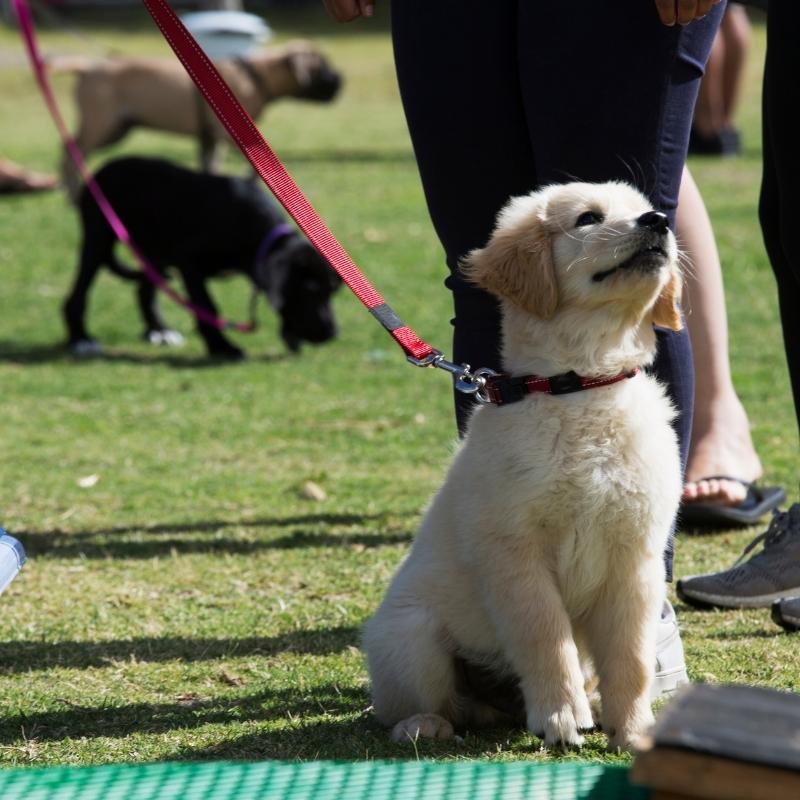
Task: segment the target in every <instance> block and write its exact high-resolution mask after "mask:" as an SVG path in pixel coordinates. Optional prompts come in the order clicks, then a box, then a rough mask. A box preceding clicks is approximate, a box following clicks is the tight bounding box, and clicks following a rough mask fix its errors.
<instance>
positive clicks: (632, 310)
mask: <svg viewBox="0 0 800 800" xmlns="http://www.w3.org/2000/svg"><path fill="white" fill-rule="evenodd" d="M587 210H590V211H595V212H597V213H601V214H603V217H604V220H603V222H602V224H595V225H589V226H586V225H584V226H579V227H576V225H575V223H576V220H577V219H578V217H579V216H580V215H581V214H583V213H584V212H586V211H587ZM650 210H651V207H650V205H649V204H648V202H647V200H646V199H645V198H644V197H643V196H642V195H640V194H639V193H638V192H637V191H635V190H634V189H632V188H631V187H629V186H627V185H625V184H618V183H610V184H567V185H563V186H551V187H547V188H545V189H543V190H541V191H539V192H536V193H533V194H531V195H529V196H526V197H519V198H515V199H512V200H511V202H510V203H509V204H508V205H507V206H506V208H505V209H504V210H503V211H502V212H501V214H500V216H499V218H498V224H497V228H496V230H495V232H494V234H493V236H492V239H491V240H490V242H489V244H488V245H487V246H486V248H484V249H482V250H478V251H474V252H473V253H471V254H470V256H469V257H468V258H467V259H466V262H465V265H464V270H465V272H466V274H467V275H468V276H469V277H471V278H472V280H473V281H475V282H476V283H478V284H479V285H481V286H484V287H485V288H487V289H489V290H490V291H493V292H495V293H496V294H497V295H498V297H499V299H500V302H501V304H502V308H503V341H504V348H503V356H504V362H505V364H504V366H505V369H506V370H507V371H508V372H509V373H511V374H513V375H526V374H538V375H544V376H549V375H554V374H558V373H563V372H566V371H569V370H574V371H576V372H578V373H579V374H581V375H587V376H609V375H614V374H617V373H619V372H620V371H622V370H629V369H632V368H633V367H642V366H645V365H647V364H649V363H650V362H651V361H652V359H653V356H654V351H655V335H654V331H653V323H654V315H655V321H656V322H658V323H660V324H668V325H670V326H672V327H679V326H680V317H679V313H678V311H677V309H676V308H675V307H674V302H675V299H676V298H677V297H678V295H679V273H678V265H677V250H676V246H675V240H674V237H673V236H672V234H671V233H669V232H668V233H667V235H665V236H662V237H661V239H660V241H661V242H662V246H663V247H664V249H665V251H666V255H665V257H663V258H656V257H655V256H654V257H653V258H654V259H655V261H656V262H658V263H657V264H656V266H653V267H652V268H651V269H636V268H634V267H630V268H624V269H619V270H617V271H616V272H613V273H611V274H609V275H608V276H607V277H605V278H603V279H602V280H592V276H595V275H597V274H598V273H602V272H603V271H605V270H610V269H612V268H614V267H615V266H616V265H619V264H622V263H623V262H625V261H626V259H628V258H629V257H630V256H631V255H632V254H634V253H636V252H637V251H639V250H640V249H642V248H643V247H646V246H647V244H648V242H651V240H653V236H652V235H651V234H650V233H648V232H647V231H644V230H643V228H642V227H641V225H640V224H637V220H638V219H639V218H640V216H641V215H642V214H644V213H645V212H647V211H650ZM643 258H644V259H645V261H646V260H647V257H646V256H643ZM673 413H674V412H673V409H672V408H671V406H670V404H669V402H668V401H667V398H666V396H665V393H664V390H663V388H662V387H661V386H660V385H659V384H658V383H657V382H656V380H655V379H654V378H653V377H650V376H649V375H646V374H644V373H640V374H639V375H637V376H636V377H634V378H632V379H629V380H623V381H621V382H619V383H615V384H613V385H610V386H606V387H603V388H596V389H592V390H590V391H583V392H578V393H575V394H570V395H563V396H551V395H545V394H536V395H530V396H528V397H526V399H524V400H522V401H521V402H518V403H514V404H509V405H507V406H503V407H494V406H485V407H480V408H478V409H477V410H476V411H475V413H474V415H473V417H472V420H471V423H470V427H469V432H468V435H467V437H466V439H465V441H464V443H463V445H462V446H461V447H460V449H459V451H458V453H457V455H456V457H455V460H454V462H453V464H452V466H451V467H450V470H449V473H448V475H447V478H446V480H445V482H444V485H443V486H442V488H441V489H440V491H439V492H438V494H437V495H436V496H435V498H434V500H433V502H432V503H431V505H430V507H429V509H428V511H427V513H426V514H425V517H424V519H423V521H422V524H421V526H420V529H419V531H418V533H417V536H416V539H415V541H414V545H413V548H412V550H411V553H410V554H409V556H408V557H407V558H406V560H405V562H404V563H403V564H402V566H401V567H400V569H399V570H398V572H397V574H396V575H395V576H394V579H393V580H392V582H391V585H390V587H389V590H388V592H387V594H386V597H385V599H384V600H383V602H382V604H381V606H380V608H379V609H378V611H377V613H376V614H375V616H374V617H373V618H372V619H371V620H370V621H369V622H368V624H367V626H366V628H365V631H364V640H363V642H364V648H365V650H366V654H367V658H368V663H369V671H370V677H371V682H372V694H373V704H374V708H375V713H376V715H377V717H378V719H379V720H380V721H381V722H382V723H384V724H386V725H388V726H392V729H393V730H392V736H393V738H394V739H396V740H398V741H402V740H404V739H406V740H407V739H408V738H415V737H417V736H433V737H447V736H451V735H452V734H453V728H454V726H459V725H469V724H473V725H475V724H480V723H482V722H489V721H491V720H492V719H493V717H494V716H495V715H494V714H493V712H492V710H491V709H489V708H487V707H486V706H481V705H479V704H477V703H476V702H475V701H473V700H472V699H470V698H469V697H467V696H465V695H464V694H462V693H460V691H459V684H458V680H457V676H456V672H455V670H454V656H456V655H460V656H466V657H470V658H474V659H476V660H478V661H481V662H483V663H484V664H494V665H496V666H497V667H498V668H499V669H509V670H510V671H511V672H512V673H513V674H514V675H515V676H517V677H518V678H519V683H520V687H521V690H522V694H523V696H524V701H525V716H526V719H527V727H528V729H529V730H530V731H532V732H533V733H535V734H538V735H541V736H543V737H544V741H545V743H546V744H547V745H553V744H555V743H562V744H566V745H578V744H580V743H581V742H582V737H581V735H580V731H581V729H586V728H590V727H592V725H593V720H592V713H591V710H590V707H589V701H588V698H587V694H586V691H585V688H584V687H585V681H586V679H587V677H588V676H589V675H596V678H597V680H598V682H599V692H600V696H601V702H602V712H601V724H602V727H603V729H604V730H605V731H606V733H607V734H608V737H609V746H610V747H611V748H616V747H623V748H627V747H629V746H631V744H632V743H633V742H634V741H635V740H636V739H637V737H639V736H640V735H641V734H642V733H643V732H644V731H645V729H646V728H647V727H648V726H649V725H650V724H651V722H652V713H651V709H650V702H649V699H648V698H649V687H650V683H651V680H652V676H653V672H654V667H655V632H656V625H657V621H658V618H659V613H660V610H661V607H662V603H663V599H664V566H663V551H664V546H665V543H666V540H667V536H668V533H669V530H670V526H671V523H672V520H673V517H674V515H675V512H676V509H677V506H678V501H679V498H680V494H681V480H680V469H679V458H678V448H677V442H676V437H675V434H674V432H673V430H672V428H671V426H670V421H671V420H672V417H673Z"/></svg>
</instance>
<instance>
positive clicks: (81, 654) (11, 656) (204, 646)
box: [0, 626, 358, 675]
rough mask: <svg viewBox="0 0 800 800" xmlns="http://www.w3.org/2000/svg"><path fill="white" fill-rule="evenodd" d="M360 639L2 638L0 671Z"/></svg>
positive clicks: (203, 657)
mask: <svg viewBox="0 0 800 800" xmlns="http://www.w3.org/2000/svg"><path fill="white" fill-rule="evenodd" d="M357 645H358V628H356V627H353V626H341V627H338V628H324V629H322V630H313V631H294V632H292V633H286V634H282V635H280V636H248V637H245V638H230V639H209V638H196V637H184V636H165V637H156V636H152V637H144V638H141V639H112V640H110V641H100V642H97V641H92V642H74V641H66V642H30V641H8V642H0V675H1V674H6V675H9V674H13V673H19V672H30V671H32V670H45V669H53V668H57V667H60V668H65V669H67V668H68V669H86V668H89V667H108V666H110V665H113V664H114V663H117V662H127V663H132V662H146V663H156V662H164V661H183V662H186V663H193V662H199V661H213V660H214V659H218V658H221V659H225V658H241V657H243V656H254V655H257V656H273V655H277V654H278V653H303V654H307V655H328V654H331V653H340V652H342V651H343V650H345V649H346V648H348V647H350V646H357Z"/></svg>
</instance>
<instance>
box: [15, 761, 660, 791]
mask: <svg viewBox="0 0 800 800" xmlns="http://www.w3.org/2000/svg"><path fill="white" fill-rule="evenodd" d="M649 797H650V793H649V791H648V790H646V789H642V788H639V787H634V786H631V785H630V784H629V783H628V770H627V769H626V768H625V767H620V766H604V765H602V764H591V763H572V762H567V763H561V764H532V763H520V762H517V763H508V764H493V763H486V762H476V761H472V762H463V761H462V762H452V763H450V762H448V763H442V762H430V761H393V762H385V761H384V762H380V761H361V762H354V763H341V762H330V761H315V762H310V763H303V764H295V763H287V762H276V761H273V762H270V761H268V762H262V763H252V764H251V763H231V762H224V761H222V762H203V763H166V764H141V765H122V766H116V765H114V766H103V767H54V768H48V769H14V770H0V798H2V800H173V798H174V800H312V799H313V800H333V799H334V798H336V800H339V799H340V798H341V799H342V800H412V799H416V798H419V800H423V798H424V800H438V798H441V799H442V800H584V799H587V800H588V799H591V800H610V798H615V800H617V799H623V798H624V800H647V798H649Z"/></svg>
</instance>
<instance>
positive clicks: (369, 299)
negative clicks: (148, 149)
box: [143, 0, 441, 365]
mask: <svg viewBox="0 0 800 800" xmlns="http://www.w3.org/2000/svg"><path fill="white" fill-rule="evenodd" d="M143 2H144V4H145V6H146V7H147V10H148V11H149V12H150V15H151V16H152V17H153V19H154V20H155V21H156V24H157V25H158V27H159V28H160V29H161V33H162V34H163V35H164V38H165V39H166V40H167V42H169V45H170V47H172V49H173V50H174V51H175V54H176V55H177V56H178V58H179V59H180V60H181V63H182V64H183V66H184V67H185V68H186V71H187V72H188V73H189V75H190V76H191V78H192V80H193V81H194V82H195V84H196V85H197V88H198V89H199V90H200V92H201V93H202V95H203V97H205V99H206V101H207V102H208V104H209V106H211V108H212V110H213V111H214V113H215V114H216V115H217V118H218V119H219V121H220V122H221V123H222V124H223V125H224V126H225V129H226V130H227V131H228V133H229V134H230V136H231V138H232V139H233V141H234V142H236V144H237V145H238V146H239V149H240V150H241V151H242V153H243V154H244V156H245V157H246V158H247V160H248V161H249V162H250V163H251V164H252V165H253V167H254V169H255V170H256V172H258V174H259V175H260V176H261V179H262V180H263V181H264V183H266V184H267V186H268V187H269V188H270V189H271V190H272V193H273V194H274V195H275V197H276V198H277V199H278V200H279V201H280V203H281V205H282V206H283V207H284V208H285V209H286V211H287V212H288V213H289V215H290V216H291V217H292V219H293V220H294V221H295V222H296V223H297V225H298V227H299V228H300V230H302V231H303V233H304V234H305V235H306V236H307V237H308V240H309V241H310V242H311V243H312V244H313V245H314V247H316V248H317V250H318V251H319V252H320V254H321V255H322V256H323V257H324V258H325V259H326V260H327V261H328V263H329V264H330V265H331V267H332V268H333V269H334V270H335V271H336V272H338V273H339V275H340V276H341V278H342V280H343V281H344V282H345V283H346V284H347V285H348V286H349V287H350V289H351V290H352V292H353V294H355V296H356V297H357V298H358V299H359V300H360V301H361V302H362V303H363V304H364V305H365V306H366V307H367V309H368V310H369V312H370V313H371V314H372V315H373V316H374V317H375V318H376V319H377V320H378V322H380V323H381V325H383V327H384V328H385V329H386V330H387V331H388V332H389V333H390V334H391V336H392V337H393V338H394V340H395V341H396V342H397V343H398V344H399V345H400V347H402V348H403V350H404V351H405V353H406V355H407V356H409V357H410V358H412V359H413V360H414V361H415V362H426V361H427V362H428V363H432V359H433V358H435V357H436V356H437V355H441V354H440V353H438V351H436V350H434V349H433V348H432V347H431V346H430V345H429V344H427V343H426V342H424V341H423V340H422V339H420V338H419V336H417V334H416V333H414V331H413V330H411V328H409V327H408V326H407V325H405V324H404V323H403V322H402V320H401V319H400V318H399V317H398V316H397V315H396V314H395V313H394V311H392V309H391V308H390V307H389V305H388V304H387V303H386V301H385V300H384V299H383V297H381V295H380V294H379V293H378V292H377V291H376V290H375V289H374V287H373V286H372V284H370V282H369V281H368V280H367V279H366V278H365V277H364V275H363V274H362V273H361V271H360V270H359V269H358V267H357V266H356V265H355V263H354V262H353V260H352V259H351V258H350V256H349V255H348V254H347V252H346V251H345V249H344V248H343V247H342V246H341V244H339V242H338V241H337V240H336V238H335V237H334V235H333V234H332V233H331V232H330V230H329V229H328V226H327V225H326V224H325V223H324V222H323V221H322V218H321V217H320V216H319V214H318V213H317V212H316V211H315V210H314V208H313V206H312V205H311V203H309V202H308V200H307V199H306V197H305V195H304V194H303V192H302V191H301V190H300V188H299V187H298V186H297V184H296V183H295V182H294V180H292V177H291V176H290V175H289V173H288V172H287V171H286V168H285V167H284V166H283V164H282V163H281V162H280V160H279V159H278V157H277V156H276V155H275V153H274V152H273V151H272V148H271V147H270V146H269V144H268V143H267V142H266V140H265V139H264V137H263V136H262V135H261V133H260V132H259V130H258V128H257V127H256V126H255V123H254V122H253V120H252V119H251V118H250V116H249V115H248V113H247V112H246V111H245V110H244V108H242V105H241V104H240V103H239V101H238V100H237V99H236V98H235V97H234V96H233V92H231V90H230V88H229V87H228V85H227V84H226V83H225V81H224V80H223V79H222V76H221V75H220V74H219V72H218V71H217V69H216V67H215V66H214V65H213V64H212V63H211V61H210V60H209V58H208V56H207V55H206V54H205V53H204V52H203V51H202V49H201V48H200V46H199V45H198V44H197V42H196V41H195V40H194V38H193V37H192V35H191V34H190V33H189V31H188V30H186V28H185V27H184V25H183V23H182V22H181V21H180V19H178V16H177V15H176V14H175V12H174V11H173V10H172V8H170V6H169V5H168V4H167V3H166V2H165V1H164V0H143ZM429 359H430V360H429ZM426 365H427V364H426Z"/></svg>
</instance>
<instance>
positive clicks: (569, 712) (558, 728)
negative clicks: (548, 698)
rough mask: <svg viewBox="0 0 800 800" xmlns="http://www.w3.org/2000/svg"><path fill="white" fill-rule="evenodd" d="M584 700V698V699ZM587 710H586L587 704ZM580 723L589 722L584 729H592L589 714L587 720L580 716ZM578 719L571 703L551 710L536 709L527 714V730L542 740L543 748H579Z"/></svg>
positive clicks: (581, 739)
mask: <svg viewBox="0 0 800 800" xmlns="http://www.w3.org/2000/svg"><path fill="white" fill-rule="evenodd" d="M584 699H585V698H584ZM586 705H587V709H588V703H587V704H586ZM581 716H582V719H581V722H582V723H586V722H589V725H587V726H585V727H592V725H591V718H592V715H591V712H590V713H589V716H588V718H586V717H584V716H583V714H582V715H581ZM581 727H583V726H582V725H579V723H578V719H577V717H576V714H575V709H574V708H573V707H572V704H571V703H565V704H564V705H562V706H561V707H560V708H556V709H553V710H545V709H537V710H534V711H529V712H528V730H529V731H530V732H531V733H534V734H536V735H537V736H540V737H542V738H543V739H544V746H545V747H555V746H558V745H561V746H563V747H580V746H581V745H582V744H583V736H581V735H580V733H579V732H578V731H579V728H581Z"/></svg>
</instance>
